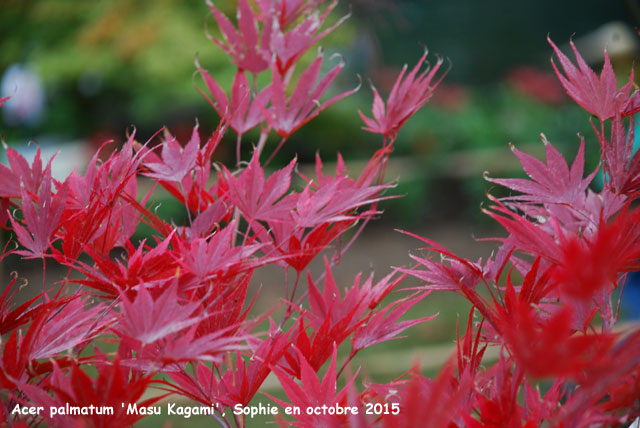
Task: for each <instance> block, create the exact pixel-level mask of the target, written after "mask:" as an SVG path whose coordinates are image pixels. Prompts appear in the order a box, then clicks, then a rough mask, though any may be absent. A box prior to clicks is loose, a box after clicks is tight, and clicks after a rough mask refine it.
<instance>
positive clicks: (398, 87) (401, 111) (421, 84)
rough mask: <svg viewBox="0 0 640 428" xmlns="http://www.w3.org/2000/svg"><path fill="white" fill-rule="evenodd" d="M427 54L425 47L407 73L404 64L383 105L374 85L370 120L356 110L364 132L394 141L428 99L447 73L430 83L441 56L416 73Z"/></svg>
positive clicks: (440, 62)
mask: <svg viewBox="0 0 640 428" xmlns="http://www.w3.org/2000/svg"><path fill="white" fill-rule="evenodd" d="M427 53H428V52H427V51H426V50H425V52H424V54H423V55H422V57H421V58H420V60H419V61H418V63H417V64H416V66H415V67H414V68H413V70H411V71H410V72H409V74H407V75H406V76H405V73H406V72H407V66H406V65H405V66H404V67H403V68H402V72H400V75H399V76H398V78H397V79H396V82H395V84H394V85H393V88H392V89H391V93H390V94H389V98H387V102H386V105H385V102H384V101H383V100H382V97H380V94H379V93H378V90H377V89H376V88H375V87H373V108H372V111H371V112H372V114H373V119H371V118H369V117H367V116H365V115H364V114H362V112H359V113H360V117H361V118H362V120H363V121H364V123H365V125H366V126H365V128H364V130H365V131H369V132H373V133H376V134H382V135H384V137H385V139H388V140H391V141H393V140H395V138H396V135H397V134H398V131H400V128H402V126H403V125H404V124H405V122H406V121H407V120H408V119H409V118H410V117H411V116H413V115H414V114H415V112H417V111H418V110H419V109H420V108H422V106H424V105H425V104H426V103H427V101H429V98H431V95H432V94H433V91H434V90H435V88H436V86H438V84H439V83H440V82H441V81H442V79H443V78H444V75H446V73H445V74H443V75H442V76H441V77H440V79H438V80H437V81H435V82H434V83H432V80H433V78H434V77H435V75H436V73H437V72H438V70H439V69H440V66H441V65H442V62H443V60H442V58H438V61H437V62H436V64H435V65H434V66H433V67H427V68H426V69H425V70H424V71H423V72H422V73H420V74H418V72H419V71H420V68H421V67H422V64H424V61H425V59H426V58H427Z"/></svg>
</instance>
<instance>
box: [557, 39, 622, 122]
mask: <svg viewBox="0 0 640 428" xmlns="http://www.w3.org/2000/svg"><path fill="white" fill-rule="evenodd" d="M547 41H548V42H549V44H550V45H551V47H552V48H553V50H554V51H555V53H556V55H557V56H558V60H559V61H560V65H562V69H563V70H564V74H562V73H561V72H560V70H558V67H556V64H555V62H554V61H553V59H552V60H551V64H552V65H553V69H554V70H555V72H556V74H557V75H558V79H560V83H562V86H564V89H565V90H566V91H567V93H568V94H569V96H570V97H571V98H573V100H574V101H575V102H576V103H578V104H579V105H580V106H581V107H582V108H584V109H585V110H587V111H588V112H589V113H591V114H593V115H595V116H597V117H598V118H599V119H600V120H606V119H610V118H612V117H614V116H615V115H616V114H618V113H619V112H622V111H623V110H625V108H626V106H627V104H629V101H630V98H629V92H630V90H631V86H632V84H633V74H632V75H631V77H630V79H629V82H628V83H627V84H625V85H624V86H623V87H622V88H620V89H618V83H617V81H616V75H615V73H614V72H613V67H612V66H611V61H610V60H609V54H608V53H607V51H606V50H605V51H604V66H603V68H602V72H601V73H600V77H598V76H597V75H596V73H595V72H594V71H593V70H592V69H591V68H590V67H589V66H588V65H587V63H586V62H585V61H584V59H583V58H582V56H581V55H580V52H578V50H577V49H576V47H575V45H574V44H573V42H570V44H571V49H572V50H573V53H574V55H575V57H576V62H577V63H578V66H577V67H576V66H575V65H574V64H573V63H572V62H571V61H570V60H569V58H567V56H566V55H565V54H563V53H562V51H561V50H560V49H559V48H558V47H557V46H556V45H555V43H553V42H552V41H551V39H550V38H547Z"/></svg>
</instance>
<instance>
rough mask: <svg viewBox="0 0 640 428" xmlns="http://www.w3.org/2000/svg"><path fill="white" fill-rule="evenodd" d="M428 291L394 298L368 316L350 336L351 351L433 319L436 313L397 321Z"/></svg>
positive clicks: (426, 294) (384, 339)
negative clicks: (397, 298) (394, 299)
mask: <svg viewBox="0 0 640 428" xmlns="http://www.w3.org/2000/svg"><path fill="white" fill-rule="evenodd" d="M429 293H430V292H429V291H428V292H426V293H420V294H417V295H414V296H415V297H414V296H410V297H407V298H404V299H399V300H396V301H395V302H392V303H390V304H389V305H387V306H386V307H385V308H383V309H381V310H379V311H378V312H376V313H374V314H372V315H371V316H370V317H368V319H367V321H366V322H365V324H363V325H362V326H360V327H358V328H357V329H356V331H355V333H354V334H353V337H352V338H351V347H352V349H353V351H352V352H354V351H355V352H357V351H359V350H361V349H364V348H368V347H370V346H373V345H375V344H378V343H382V342H386V341H387V340H392V339H398V338H399V336H398V334H400V333H402V332H403V331H404V330H406V329H408V328H409V327H413V326H414V325H418V324H421V323H423V322H427V321H430V320H432V319H434V318H435V317H436V316H437V315H438V314H435V315H432V316H429V317H423V318H417V319H413V320H406V321H400V322H398V320H399V319H400V317H402V316H403V315H404V314H405V313H407V311H408V310H409V309H411V308H412V307H413V306H414V305H415V304H416V303H418V302H419V301H421V300H422V299H424V298H425V297H427V296H428V295H429Z"/></svg>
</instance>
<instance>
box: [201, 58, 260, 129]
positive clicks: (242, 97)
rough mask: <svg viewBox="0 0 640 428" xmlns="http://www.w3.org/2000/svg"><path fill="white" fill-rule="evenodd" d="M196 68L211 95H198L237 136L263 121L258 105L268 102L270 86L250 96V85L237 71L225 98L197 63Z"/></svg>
mask: <svg viewBox="0 0 640 428" xmlns="http://www.w3.org/2000/svg"><path fill="white" fill-rule="evenodd" d="M196 67H197V68H198V72H199V73H200V75H201V76H202V79H203V80H204V83H205V85H206V86H207V89H208V90H209V93H210V94H211V98H210V97H209V96H207V95H206V94H205V93H204V92H202V91H200V93H201V94H202V96H203V97H204V98H205V99H206V100H207V101H208V102H209V104H211V106H212V107H213V108H214V109H215V110H216V112H218V115H220V117H222V118H224V119H225V121H227V123H229V126H231V128H233V130H234V131H236V133H237V134H238V135H243V134H245V133H246V132H248V131H250V130H252V129H253V128H255V127H256V126H258V124H260V123H261V122H262V121H263V120H264V118H263V116H262V110H261V109H260V105H266V104H267V102H268V101H269V96H270V91H271V88H270V86H267V87H265V88H264V89H262V90H261V91H260V92H259V93H258V94H256V95H255V96H252V89H251V85H250V84H249V80H248V79H247V76H246V74H245V72H244V71H242V70H238V71H237V72H236V75H235V77H234V79H233V86H232V87H231V97H230V98H227V94H226V93H225V92H224V90H223V89H222V88H221V87H220V85H219V84H218V82H216V80H215V79H214V78H213V76H211V75H210V74H209V73H207V71H206V70H204V69H203V68H202V67H200V64H198V63H197V62H196Z"/></svg>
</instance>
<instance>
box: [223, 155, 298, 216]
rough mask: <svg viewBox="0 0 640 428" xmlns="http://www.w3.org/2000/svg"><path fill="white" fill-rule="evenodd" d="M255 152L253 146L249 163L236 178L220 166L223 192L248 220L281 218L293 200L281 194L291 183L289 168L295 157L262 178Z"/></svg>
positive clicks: (290, 169) (285, 191)
mask: <svg viewBox="0 0 640 428" xmlns="http://www.w3.org/2000/svg"><path fill="white" fill-rule="evenodd" d="M259 155H260V154H259V153H258V151H257V150H256V151H254V153H253V157H252V158H251V162H250V163H249V166H248V167H247V168H246V169H245V170H244V171H242V172H241V173H240V175H239V176H238V177H237V178H236V177H234V176H233V174H231V172H230V171H229V170H227V169H226V168H224V175H225V177H224V178H225V181H226V185H227V186H228V193H227V196H228V197H229V199H230V200H231V202H232V203H233V204H234V205H235V206H236V207H237V208H238V209H239V210H240V211H241V212H242V214H244V216H245V217H246V218H248V219H250V220H271V221H281V220H282V219H283V218H284V217H283V216H284V214H286V213H288V212H289V211H290V210H291V209H292V208H293V203H294V200H293V199H292V198H291V197H285V194H286V193H287V191H288V190H289V187H290V186H291V172H292V171H293V167H294V166H295V164H296V159H293V160H292V161H291V162H290V163H289V165H287V166H286V167H285V168H283V169H281V170H278V171H276V172H274V173H273V174H272V175H271V176H270V177H269V178H268V179H267V180H265V177H264V170H263V168H262V166H261V165H260V161H259Z"/></svg>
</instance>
